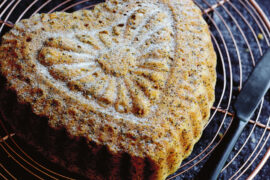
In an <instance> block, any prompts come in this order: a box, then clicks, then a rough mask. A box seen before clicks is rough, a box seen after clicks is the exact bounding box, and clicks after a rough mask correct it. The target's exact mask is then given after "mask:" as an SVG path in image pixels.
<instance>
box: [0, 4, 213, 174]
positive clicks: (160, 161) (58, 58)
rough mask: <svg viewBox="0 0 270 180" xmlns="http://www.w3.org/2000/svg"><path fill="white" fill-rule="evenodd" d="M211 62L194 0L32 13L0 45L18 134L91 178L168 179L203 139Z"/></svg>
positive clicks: (7, 103) (7, 102) (7, 104)
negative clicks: (200, 139) (69, 11)
mask: <svg viewBox="0 0 270 180" xmlns="http://www.w3.org/2000/svg"><path fill="white" fill-rule="evenodd" d="M215 67H216V55H215V52H214V49H213V45H212V43H211V37H210V33H209V30H208V26H207V24H206V23H205V21H204V19H203V18H202V15H201V11H200V10H199V8H198V7H197V6H196V5H195V4H194V3H193V1H191V0H136V1H134V0H108V1H107V2H105V3H101V4H98V5H96V6H95V8H94V9H93V10H80V11H76V12H73V13H66V12H54V13H51V14H35V15H34V16H32V17H30V18H29V19H24V20H22V21H20V22H18V23H16V25H15V27H14V28H13V29H12V30H10V31H9V32H8V33H7V34H5V35H4V36H3V37H2V43H1V46H0V71H1V74H2V77H1V85H0V86H1V88H0V89H1V94H0V97H1V99H0V101H1V103H0V104H1V109H2V110H3V112H4V114H5V116H6V117H7V118H6V119H7V120H8V122H9V124H10V125H11V126H12V128H13V129H14V131H15V132H16V134H17V135H18V136H20V137H21V138H23V139H24V140H25V141H26V142H28V143H29V144H31V145H33V146H34V147H36V148H37V149H38V150H39V151H40V152H42V154H43V155H44V156H45V157H47V158H48V159H50V160H52V161H55V162H57V163H58V164H60V165H62V166H64V167H65V168H67V169H69V170H70V171H74V172H76V173H79V174H81V175H83V176H84V177H87V178H89V179H165V178H166V177H167V176H168V175H170V174H171V173H174V172H175V171H176V170H177V169H178V168H179V166H180V164H181V162H182V160H183V159H185V158H186V157H188V156H189V155H190V153H191V151H192V149H193V146H194V144H195V143H196V142H197V141H198V140H199V138H200V136H201V134H202V131H203V127H204V126H205V125H206V123H207V121H208V119H209V114H210V109H211V106H212V105H213V102H214V88H215V82H216V72H215Z"/></svg>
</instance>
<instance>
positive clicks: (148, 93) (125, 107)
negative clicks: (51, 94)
mask: <svg viewBox="0 0 270 180" xmlns="http://www.w3.org/2000/svg"><path fill="white" fill-rule="evenodd" d="M122 16H124V18H122V19H124V21H123V22H114V23H113V26H109V27H107V28H103V29H96V30H93V31H78V30H77V31H76V32H75V33H74V32H72V33H66V34H64V35H61V34H57V35H54V36H51V37H50V38H48V39H47V40H46V41H45V42H44V47H43V48H42V49H41V51H40V52H39V61H40V62H41V64H43V65H44V66H46V67H47V68H48V70H49V72H50V74H51V75H52V76H53V77H54V78H55V79H57V80H60V81H62V82H65V83H66V85H67V86H68V88H69V89H70V90H72V91H79V92H81V93H82V94H83V95H84V96H85V97H87V98H94V99H95V100H96V101H97V102H98V103H99V104H101V105H105V106H107V105H112V106H114V107H115V110H116V111H118V112H120V113H133V114H134V115H136V116H140V117H143V116H146V115H147V114H148V113H149V111H150V108H151V106H152V105H153V104H154V103H155V102H156V101H158V100H159V97H160V94H161V91H162V89H163V88H164V87H165V84H166V80H167V77H168V74H169V72H170V64H171V61H172V59H173V52H174V40H173V36H174V33H173V27H172V23H171V22H172V17H171V15H170V14H169V13H164V11H163V12H162V11H161V10H159V9H158V8H156V9H153V8H150V7H147V6H146V7H140V8H137V9H136V10H134V11H133V12H131V13H129V14H123V15H122Z"/></svg>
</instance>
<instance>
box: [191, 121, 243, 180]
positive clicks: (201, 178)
mask: <svg viewBox="0 0 270 180" xmlns="http://www.w3.org/2000/svg"><path fill="white" fill-rule="evenodd" d="M246 124H247V123H246V122H245V121H242V120H240V119H239V118H237V117H236V118H235V119H234V120H233V122H232V124H231V126H230V127H229V129H228V132H227V133H226V134H225V135H224V137H223V139H222V140H221V142H220V144H219V145H218V146H217V147H216V148H215V149H214V151H213V152H212V154H211V156H210V158H209V159H208V160H207V161H206V163H205V164H204V166H203V167H202V169H201V170H200V172H199V173H198V175H197V176H196V177H195V180H216V179H217V178H218V175H219V173H220V171H221V170H222V168H223V166H224V164H225V162H226V161H227V158H228V156H229V155H230V153H231V151H232V149H233V147H234V145H235V143H236V141H237V140H238V138H239V136H240V134H241V132H242V131H243V129H244V128H245V126H246Z"/></svg>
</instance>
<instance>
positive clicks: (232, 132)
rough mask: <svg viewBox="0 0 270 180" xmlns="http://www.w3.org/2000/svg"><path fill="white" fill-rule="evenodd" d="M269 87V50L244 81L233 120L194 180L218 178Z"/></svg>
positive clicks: (235, 104)
mask: <svg viewBox="0 0 270 180" xmlns="http://www.w3.org/2000/svg"><path fill="white" fill-rule="evenodd" d="M269 87H270V49H268V50H267V51H266V53H265V54H264V55H263V56H262V58H261V60H260V61H259V63H258V64H257V65H256V67H255V68H254V70H253V72H252V73H251V75H250V76H249V78H248V80H247V81H246V83H245V85H244V87H243V88H242V90H241V91H240V93H239V95H238V96H237V98H236V101H235V103H234V110H235V118H234V119H233V121H232V124H231V126H230V127H229V129H228V132H227V133H226V134H225V135H224V137H223V138H222V140H221V142H220V144H219V145H218V146H217V147H216V148H215V149H214V151H213V152H212V154H211V156H210V158H209V159H208V161H207V162H206V163H205V164H204V166H203V168H202V169H201V170H200V172H199V173H198V175H197V176H196V177H195V179H198V180H202V179H203V180H204V179H207V180H208V179H210V180H215V179H217V178H218V175H219V174H220V171H221V170H222V168H223V166H224V164H225V162H226V161H227V158H228V156H229V155H230V153H231V151H232V149H233V147H234V145H235V143H236V142H237V140H238V138H239V136H240V135H241V133H242V131H243V129H244V128H245V126H246V125H247V124H248V121H249V120H250V118H251V117H252V115H253V113H254V111H255V110H256V108H257V107H258V105H259V103H260V102H261V99H262V98H263V96H264V95H265V94H266V93H267V91H268V89H269Z"/></svg>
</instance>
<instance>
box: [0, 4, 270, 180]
mask: <svg viewBox="0 0 270 180" xmlns="http://www.w3.org/2000/svg"><path fill="white" fill-rule="evenodd" d="M98 2H99V1H98V0H95V1H93V0H62V1H52V0H47V1H45V0H31V1H30V0H2V1H1V2H0V35H1V36H2V35H3V34H4V33H5V32H7V31H8V30H9V29H10V28H12V27H13V25H14V24H15V23H16V22H18V21H19V20H21V19H22V18H28V17H30V16H32V15H33V14H35V13H43V12H46V13H51V12H54V11H68V12H72V11H74V10H78V9H89V8H92V7H93V6H94V5H95V4H96V3H98ZM195 3H196V4H197V5H198V6H199V7H200V8H201V9H202V12H203V16H204V18H205V19H206V21H207V22H208V24H209V27H210V29H211V36H212V40H213V43H214V46H215V49H216V53H217V55H218V65H217V74H218V76H217V86H216V101H215V104H214V106H213V108H212V115H211V118H210V120H209V123H208V124H207V126H206V127H205V131H204V134H203V136H202V138H201V140H200V141H199V142H198V143H197V144H196V146H195V147H194V151H193V153H192V154H191V156H190V157H189V158H188V159H186V160H185V161H184V162H183V163H182V165H181V167H179V170H178V171H177V172H176V173H175V174H173V175H171V176H170V177H168V179H181V178H184V179H188V178H192V177H194V175H195V174H196V173H197V172H198V171H199V169H200V168H201V167H202V166H203V162H204V161H205V160H206V159H207V157H208V156H209V154H210V153H211V152H212V151H213V149H214V148H215V147H216V146H217V145H218V143H219V142H220V141H221V139H222V137H223V135H224V134H225V133H226V132H227V129H228V128H229V126H230V123H231V122H232V121H233V119H234V112H233V109H232V104H233V102H234V100H235V97H236V96H237V94H238V92H239V91H240V89H241V87H242V84H243V82H244V81H245V80H246V79H247V77H248V74H249V73H250V72H251V71H252V69H253V68H254V66H255V65H256V62H258V60H259V59H260V57H261V56H262V55H263V53H264V51H265V50H266V49H267V47H270V42H269V39H270V23H269V21H268V19H267V17H266V15H265V14H264V12H263V11H262V9H261V7H260V6H259V5H258V4H257V3H256V1H255V0H222V1H218V0H196V1H195ZM269 104H270V98H269V94H268V95H267V96H266V97H265V99H263V100H262V102H261V105H260V106H259V108H258V109H257V111H256V113H255V115H254V117H253V118H252V119H253V120H250V121H249V125H248V127H246V128H245V131H244V132H243V133H242V135H241V137H240V139H241V141H239V142H238V143H237V145H236V146H235V148H234V151H233V152H232V153H231V155H230V158H229V161H228V162H227V164H226V166H225V167H224V169H223V171H222V174H221V176H220V177H221V178H222V179H246V178H250V179H252V178H254V177H256V175H257V174H258V172H259V171H260V170H261V169H262V168H263V167H264V164H265V163H266V161H267V160H268V159H269V157H270V139H269V138H270V117H269V112H270V105H269ZM0 112H1V111H0ZM3 119H5V117H4V115H3V113H2V112H1V113H0V178H3V179H16V178H21V177H26V178H25V179H30V178H31V179H32V178H35V179H36V178H37V179H78V178H82V177H80V176H78V175H76V174H73V173H70V172H67V171H65V170H64V169H63V168H61V167H59V166H58V165H55V164H52V163H51V162H48V160H46V159H44V158H43V157H42V156H41V155H40V154H39V153H38V152H37V150H35V149H33V147H30V146H28V145H27V143H26V142H23V141H22V140H20V138H19V137H17V136H16V132H14V131H12V130H11V129H10V128H9V126H8V124H7V123H6V121H4V120H3ZM255 135H256V136H255ZM268 171H269V170H268Z"/></svg>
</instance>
